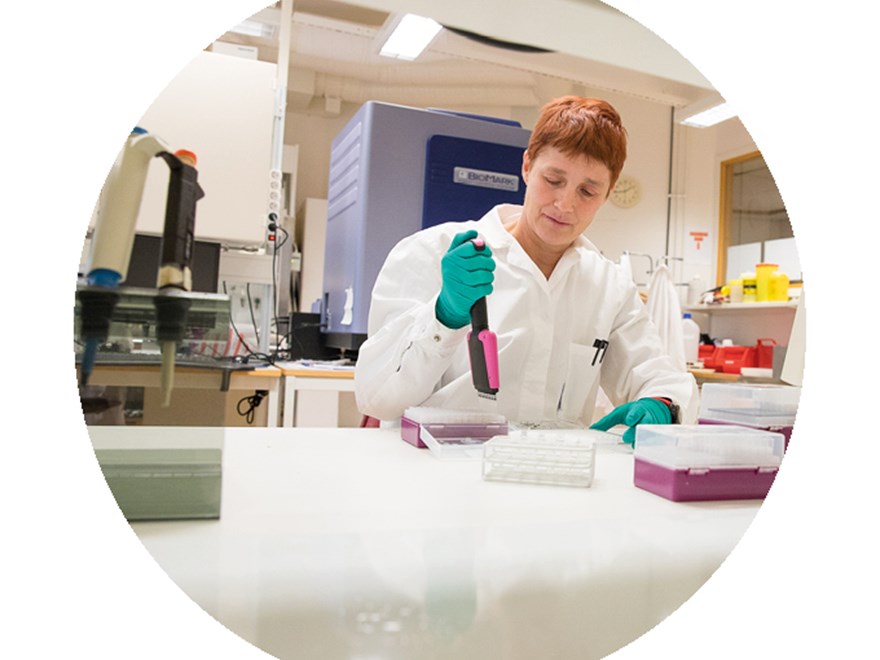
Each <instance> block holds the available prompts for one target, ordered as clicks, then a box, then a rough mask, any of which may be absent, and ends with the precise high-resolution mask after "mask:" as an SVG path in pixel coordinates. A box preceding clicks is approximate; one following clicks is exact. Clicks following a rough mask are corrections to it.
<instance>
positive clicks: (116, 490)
mask: <svg viewBox="0 0 880 660" xmlns="http://www.w3.org/2000/svg"><path fill="white" fill-rule="evenodd" d="M95 455H96V456H97V459H98V463H99V465H100V467H101V471H102V472H103V473H104V478H105V479H106V480H107V485H108V486H109V488H110V492H111V493H112V494H113V497H114V498H115V499H116V502H117V504H118V505H119V508H120V510H121V511H122V513H123V515H124V516H125V518H126V520H128V521H130V522H134V521H139V520H185V519H212V518H219V517H220V498H221V492H220V491H221V463H222V450H221V449H213V448H187V449H170V448H161V449H157V448H151V449H142V448H137V449H133V448H127V449H96V450H95Z"/></svg>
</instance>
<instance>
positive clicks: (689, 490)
mask: <svg viewBox="0 0 880 660" xmlns="http://www.w3.org/2000/svg"><path fill="white" fill-rule="evenodd" d="M784 445H785V438H784V436H783V435H782V434H781V433H775V432H772V431H764V430H762V429H752V428H747V427H744V426H736V425H700V424H695V425H680V424H640V425H639V426H638V427H636V442H635V448H634V450H633V457H634V464H635V468H634V478H633V481H634V483H635V485H636V486H637V487H639V488H642V489H644V490H647V491H649V492H652V493H654V494H655V495H660V496H661V497H665V498H666V499H668V500H672V501H675V502H686V501H704V500H737V499H763V498H764V497H766V496H767V493H768V492H769V490H770V487H771V486H772V485H773V481H774V479H775V478H776V473H777V472H778V471H779V466H780V464H781V462H782V456H783V454H784V452H785V448H784Z"/></svg>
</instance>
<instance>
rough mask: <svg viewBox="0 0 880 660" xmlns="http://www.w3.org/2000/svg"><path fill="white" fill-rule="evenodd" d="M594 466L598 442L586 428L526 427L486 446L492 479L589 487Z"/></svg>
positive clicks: (485, 461) (487, 472)
mask: <svg viewBox="0 0 880 660" xmlns="http://www.w3.org/2000/svg"><path fill="white" fill-rule="evenodd" d="M595 467H596V441H595V439H594V438H593V437H592V436H591V432H590V431H587V430H582V431H537V430H523V431H518V432H515V433H512V434H510V435H501V436H497V437H495V438H492V439H491V440H489V441H488V442H487V443H485V444H484V445H483V478H484V479H486V480H489V481H513V482H518V483H533V484H550V485H557V486H580V487H589V486H590V485H591V484H592V483H593V474H594V472H595Z"/></svg>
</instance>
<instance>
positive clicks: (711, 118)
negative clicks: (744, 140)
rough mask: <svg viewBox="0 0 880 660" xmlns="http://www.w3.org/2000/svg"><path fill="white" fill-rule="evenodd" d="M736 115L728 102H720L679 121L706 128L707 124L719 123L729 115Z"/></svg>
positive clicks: (686, 124)
mask: <svg viewBox="0 0 880 660" xmlns="http://www.w3.org/2000/svg"><path fill="white" fill-rule="evenodd" d="M735 116H736V111H735V110H734V109H733V108H731V107H730V104H729V103H727V102H726V101H725V102H722V103H720V104H719V105H716V106H713V107H711V108H708V109H706V110H703V111H702V112H698V113H696V114H694V115H691V116H690V117H687V118H686V119H682V120H681V123H682V124H684V125H685V126H696V127H698V128H706V127H707V126H714V125H715V124H720V123H721V122H723V121H724V120H726V119H730V118H731V117H735Z"/></svg>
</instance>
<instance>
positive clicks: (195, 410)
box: [89, 364, 282, 427]
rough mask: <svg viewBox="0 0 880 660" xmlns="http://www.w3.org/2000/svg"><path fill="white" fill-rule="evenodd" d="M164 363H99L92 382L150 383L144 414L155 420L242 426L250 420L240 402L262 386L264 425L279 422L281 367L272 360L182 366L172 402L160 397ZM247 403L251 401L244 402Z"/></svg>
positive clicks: (259, 416)
mask: <svg viewBox="0 0 880 660" xmlns="http://www.w3.org/2000/svg"><path fill="white" fill-rule="evenodd" d="M160 384H161V367H160V366H159V365H158V364H96V365H95V367H94V369H93V371H92V373H91V376H90V377H89V385H90V386H94V385H98V386H107V387H117V388H144V395H143V418H142V419H141V420H140V423H143V424H145V425H151V426H159V425H168V426H176V425H182V426H238V425H246V424H247V420H246V418H245V417H244V416H242V415H240V414H239V412H238V408H239V402H240V401H241V400H242V399H243V398H246V397H249V396H252V395H253V394H254V393H256V392H266V396H265V399H264V400H263V401H262V402H261V404H260V405H259V406H257V408H256V409H255V411H254V413H255V417H256V420H255V422H254V424H256V425H258V426H269V427H275V426H278V425H279V419H280V411H281V392H282V390H281V387H282V385H281V370H280V369H277V368H275V367H272V366H261V367H255V368H253V369H241V370H232V371H230V370H228V369H220V368H217V369H208V368H201V367H188V366H177V367H175V369H174V389H173V391H172V392H171V403H170V405H169V406H167V407H165V406H162V404H161V397H160V391H159V388H160ZM242 407H243V408H247V404H243V406H242Z"/></svg>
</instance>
